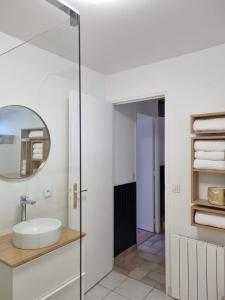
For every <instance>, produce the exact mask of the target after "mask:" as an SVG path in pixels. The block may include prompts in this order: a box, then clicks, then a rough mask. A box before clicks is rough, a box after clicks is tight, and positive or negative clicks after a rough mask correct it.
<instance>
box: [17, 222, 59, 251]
mask: <svg viewBox="0 0 225 300" xmlns="http://www.w3.org/2000/svg"><path fill="white" fill-rule="evenodd" d="M61 230H62V222H61V221H59V220H57V219H51V218H40V219H32V220H29V221H26V222H21V223H18V224H16V225H15V226H14V227H13V244H14V245H15V246H16V247H17V248H21V249H39V248H43V247H47V246H50V245H52V244H54V243H56V242H58V241H59V239H60V236H61Z"/></svg>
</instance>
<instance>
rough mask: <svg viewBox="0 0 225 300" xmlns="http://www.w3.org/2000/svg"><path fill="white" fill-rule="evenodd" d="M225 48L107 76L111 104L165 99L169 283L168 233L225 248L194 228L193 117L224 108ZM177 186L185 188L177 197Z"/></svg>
mask: <svg viewBox="0 0 225 300" xmlns="http://www.w3.org/2000/svg"><path fill="white" fill-rule="evenodd" d="M224 78H225V45H221V46H217V47H213V48H210V49H206V50H203V51H199V52H195V53H192V54H188V55H183V56H180V57H177V58H173V59H169V60H165V61H161V62H158V63H154V64H151V65H146V66H143V67H139V68H136V69H132V70H127V71H125V72H121V73H117V74H113V75H111V76H108V78H107V98H108V100H109V101H112V102H122V101H129V100H134V99H139V98H146V97H150V96H154V97H155V96H158V95H165V97H166V99H165V104H166V118H165V127H166V128H165V134H166V162H165V164H166V239H167V249H166V260H167V279H168V280H167V284H168V286H169V285H170V282H169V278H170V277H169V274H170V273H169V272H170V270H169V266H170V252H169V234H171V233H178V234H181V235H185V236H191V237H193V238H199V239H204V240H207V241H211V242H216V243H222V244H225V235H224V234H223V233H216V232H214V231H210V230H205V229H197V228H195V227H192V226H191V214H190V203H191V168H190V164H191V151H190V115H191V114H193V113H206V112H213V111H214V112H216V111H224V110H225V88H224V87H225V79H224ZM173 183H178V184H180V185H181V192H180V194H173V193H172V191H171V186H172V184H173Z"/></svg>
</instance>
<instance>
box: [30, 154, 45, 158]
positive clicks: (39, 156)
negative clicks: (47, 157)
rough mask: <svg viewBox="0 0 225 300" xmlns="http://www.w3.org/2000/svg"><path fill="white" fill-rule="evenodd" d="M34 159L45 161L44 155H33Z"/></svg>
mask: <svg viewBox="0 0 225 300" xmlns="http://www.w3.org/2000/svg"><path fill="white" fill-rule="evenodd" d="M32 158H33V159H43V155H42V154H33V156H32Z"/></svg>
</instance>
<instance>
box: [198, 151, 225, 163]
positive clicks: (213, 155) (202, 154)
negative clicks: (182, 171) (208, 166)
mask: <svg viewBox="0 0 225 300" xmlns="http://www.w3.org/2000/svg"><path fill="white" fill-rule="evenodd" d="M195 158H196V159H201V160H221V161H223V160H225V152H224V151H217V152H216V151H215V152H213V151H211V152H209V151H196V152H195Z"/></svg>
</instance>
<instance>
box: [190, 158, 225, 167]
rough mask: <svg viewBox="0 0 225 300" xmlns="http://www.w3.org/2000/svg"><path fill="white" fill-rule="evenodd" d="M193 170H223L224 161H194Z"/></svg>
mask: <svg viewBox="0 0 225 300" xmlns="http://www.w3.org/2000/svg"><path fill="white" fill-rule="evenodd" d="M194 168H195V169H210V170H225V161H220V160H217V161H216V160H214V161H213V160H203V159H195V160H194Z"/></svg>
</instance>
